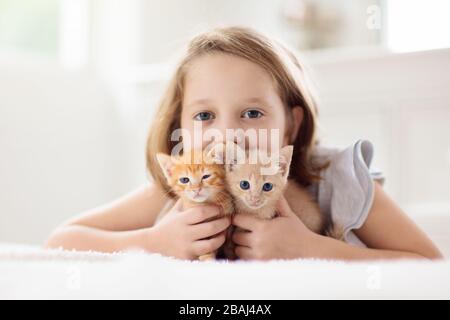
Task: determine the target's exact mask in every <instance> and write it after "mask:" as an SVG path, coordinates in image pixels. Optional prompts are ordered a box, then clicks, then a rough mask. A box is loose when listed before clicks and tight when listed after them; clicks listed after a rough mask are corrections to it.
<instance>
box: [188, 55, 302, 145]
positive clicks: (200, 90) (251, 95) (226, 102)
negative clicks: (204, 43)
mask: <svg viewBox="0 0 450 320" xmlns="http://www.w3.org/2000/svg"><path fill="white" fill-rule="evenodd" d="M184 85H185V87H184V96H183V101H182V113H181V128H182V129H186V130H187V131H189V133H190V136H191V137H192V139H193V137H194V125H195V124H196V123H197V125H198V124H199V123H200V122H201V124H202V132H203V133H205V131H207V130H208V129H216V130H219V131H220V133H221V134H222V137H223V139H226V135H225V134H226V132H225V130H226V129H243V130H244V131H245V130H248V129H256V132H258V129H267V130H268V132H267V136H268V140H267V146H268V147H269V148H270V143H271V140H270V130H271V129H278V130H279V131H278V132H279V135H278V136H279V138H278V140H279V141H278V143H279V146H280V147H281V146H284V145H286V144H287V143H288V142H289V138H292V136H291V137H287V136H286V132H287V130H286V129H287V128H286V126H287V121H286V112H285V107H284V105H283V102H282V100H281V98H280V97H279V95H278V93H277V90H276V88H275V86H274V83H273V80H272V78H271V77H270V75H269V73H268V72H266V71H265V70H264V69H263V68H261V67H260V66H258V65H257V64H255V63H253V62H251V61H249V60H246V59H243V58H240V57H236V56H232V55H227V54H221V53H216V54H210V55H208V54H207V55H204V56H201V57H199V58H197V59H196V60H195V61H193V62H192V63H191V65H190V66H189V67H188V71H187V74H186V77H185V84H184ZM301 111H302V109H301V108H294V111H293V116H294V125H293V126H294V127H293V128H291V129H293V130H291V132H292V135H296V134H297V132H298V127H299V125H300V123H301V120H302V112H301ZM183 139H184V137H183ZM256 143H257V144H258V145H260V144H261V141H260V140H259V139H257V142H256ZM207 144H208V141H203V147H204V146H206V145H207Z"/></svg>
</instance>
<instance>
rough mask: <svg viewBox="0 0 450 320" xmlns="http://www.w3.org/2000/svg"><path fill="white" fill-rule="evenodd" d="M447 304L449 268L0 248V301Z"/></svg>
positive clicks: (446, 265)
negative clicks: (187, 258) (210, 259)
mask: <svg viewBox="0 0 450 320" xmlns="http://www.w3.org/2000/svg"><path fill="white" fill-rule="evenodd" d="M16 298H26V299H28V298H38V299H46V298H57V299H72V298H73V299H93V298H113V299H117V298H125V299H313V298H338V299H343V298H360V299H371V298H375V299H378V298H386V299H392V298H413V299H416V298H425V299H436V298H437V299H439V298H446V299H449V298H450V262H447V261H442V262H424V261H397V262H387V261H379V262H370V263H369V262H358V263H344V262H336V261H320V260H302V259H298V260H290V261H281V260H277V261H270V262H234V263H228V262H198V261H194V262H189V261H181V260H176V259H171V258H167V257H162V256H159V255H154V254H151V255H149V254H144V253H138V252H129V253H122V254H102V253H94V252H69V251H61V250H44V249H40V248H38V247H28V246H17V245H16V246H7V245H3V246H0V299H16Z"/></svg>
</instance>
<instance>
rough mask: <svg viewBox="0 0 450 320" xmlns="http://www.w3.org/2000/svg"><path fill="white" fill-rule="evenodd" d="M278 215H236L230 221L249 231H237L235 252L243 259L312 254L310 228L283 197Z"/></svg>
mask: <svg viewBox="0 0 450 320" xmlns="http://www.w3.org/2000/svg"><path fill="white" fill-rule="evenodd" d="M277 213H278V216H277V217H275V218H273V219H272V220H262V219H258V218H256V217H252V216H249V215H236V216H235V217H234V218H233V224H234V225H235V226H237V227H240V228H242V229H246V230H248V231H236V232H235V233H234V235H233V241H234V243H235V244H236V251H235V252H236V255H237V256H238V257H239V258H241V259H244V260H268V259H295V258H300V257H308V256H311V253H313V252H314V249H313V246H314V245H315V244H316V243H317V241H315V240H316V234H315V233H314V232H312V231H311V230H309V229H308V228H307V227H306V226H305V225H304V224H303V222H302V221H301V220H300V219H299V218H298V217H297V216H296V215H295V213H294V212H293V211H292V210H291V208H290V207H289V204H288V203H287V201H286V199H285V198H284V197H282V198H281V199H280V200H279V201H278V205H277Z"/></svg>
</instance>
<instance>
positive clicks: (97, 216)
mask: <svg viewBox="0 0 450 320" xmlns="http://www.w3.org/2000/svg"><path fill="white" fill-rule="evenodd" d="M316 113H317V109H316V105H315V102H314V100H313V98H312V97H311V93H310V92H309V90H308V88H307V86H306V84H305V75H304V70H303V67H302V65H301V64H300V62H299V61H298V59H297V58H296V56H295V55H294V54H292V53H291V52H290V51H288V50H287V49H286V48H285V47H284V46H282V45H281V44H279V43H278V42H275V41H273V40H270V39H268V38H267V37H265V36H263V35H261V34H259V33H257V32H255V31H253V30H250V29H246V28H239V27H230V28H221V29H216V30H213V31H210V32H207V33H205V34H201V35H199V36H197V37H195V38H194V39H193V40H192V41H191V42H190V43H189V46H188V49H187V51H186V53H185V56H184V58H183V59H182V60H181V62H180V63H179V65H178V67H177V70H176V72H175V74H174V76H173V78H172V79H171V81H170V83H169V85H168V88H167V91H166V92H165V94H164V96H163V99H162V101H161V103H160V106H159V110H158V112H157V114H156V117H155V119H154V123H153V124H152V127H151V130H150V133H149V137H148V145H147V166H148V169H149V171H150V174H151V176H152V177H153V180H154V182H153V183H151V184H149V185H146V186H144V187H142V188H140V189H138V190H136V191H134V192H132V193H131V194H129V195H128V196H126V197H124V198H122V199H119V200H117V201H115V202H113V203H111V204H109V205H106V206H103V207H100V208H96V209H93V210H91V211H89V212H87V213H85V214H83V215H80V216H78V217H75V218H74V219H72V220H71V221H69V222H67V223H65V224H64V225H62V226H61V227H59V228H58V229H57V230H55V231H54V232H53V234H52V235H51V236H50V237H49V239H48V243H47V246H48V247H63V248H66V249H76V250H97V251H104V252H113V251H120V250H126V249H127V248H136V247H137V248H142V249H144V250H147V251H148V252H156V253H160V254H163V255H166V256H172V257H177V258H182V259H196V258H198V257H199V256H201V255H204V254H207V253H208V252H211V251H214V250H216V249H218V248H219V247H220V246H221V245H222V244H223V243H224V241H225V233H226V230H227V229H228V227H229V226H230V224H233V225H235V226H237V227H239V228H242V229H245V230H247V231H249V232H236V233H235V234H234V236H233V241H234V243H235V245H236V249H235V253H236V254H237V256H238V257H239V258H240V259H244V260H247V259H259V260H267V259H278V258H280V259H294V258H309V257H314V258H326V259H344V260H357V259H398V258H428V259H437V258H440V257H441V254H440V252H439V250H438V249H437V248H436V246H435V245H434V244H433V243H432V242H431V241H430V240H429V239H428V237H427V236H426V235H425V234H424V233H423V232H422V231H421V230H420V229H419V228H418V227H417V226H416V225H415V224H414V223H413V222H412V221H411V220H410V219H409V218H408V216H407V215H406V214H405V213H404V212H403V211H402V210H401V209H400V208H399V207H398V206H397V205H396V204H395V203H394V202H393V201H392V200H391V199H390V197H389V196H388V195H387V194H386V193H385V192H384V190H383V188H382V186H381V185H382V183H383V177H382V176H381V175H380V173H376V172H373V169H371V168H370V162H371V158H372V152H373V151H372V145H371V144H370V142H369V141H361V140H360V141H357V142H356V143H354V144H353V145H351V146H349V147H348V148H346V149H344V150H337V149H330V148H324V147H322V146H320V145H319V144H318V141H317V139H316V136H315V132H316V121H317V120H316ZM198 122H201V123H202V125H203V128H204V129H208V128H215V129H217V130H219V131H221V132H223V133H224V135H225V130H226V129H244V130H246V129H250V128H251V129H268V130H270V129H279V132H281V135H280V141H279V143H280V145H281V146H284V145H288V144H290V145H293V146H294V153H293V157H292V164H291V170H290V178H291V179H294V180H295V181H296V182H297V183H298V185H299V186H301V187H302V188H305V189H306V190H308V192H310V193H311V195H312V196H313V198H314V199H315V200H316V201H317V202H318V204H319V205H320V210H321V212H322V213H323V214H325V215H327V216H329V217H330V218H331V219H332V220H333V221H334V222H335V223H338V224H339V225H341V226H342V227H343V229H344V235H345V240H346V241H338V240H335V239H332V238H330V237H325V236H322V235H318V234H316V233H313V232H312V231H310V230H309V229H307V228H306V227H305V225H304V224H303V223H302V221H301V220H300V219H298V218H297V216H296V215H295V214H294V213H293V212H292V210H291V208H290V207H289V204H288V203H287V201H286V200H285V198H284V197H282V198H281V199H280V201H279V203H278V207H277V213H278V215H277V217H275V218H274V219H272V220H259V219H257V218H253V217H251V216H247V215H236V216H235V217H234V218H233V219H230V218H228V217H223V218H219V219H216V220H212V219H211V218H213V217H215V216H218V214H219V209H218V208H217V207H215V206H206V205H199V206H195V207H192V208H189V209H187V210H183V207H182V205H181V203H180V201H178V202H176V204H175V205H174V206H173V207H172V208H171V209H170V212H169V213H168V214H167V215H165V216H164V218H163V219H162V220H161V221H159V222H158V223H157V224H154V222H155V220H156V218H157V216H158V214H159V213H160V211H161V210H162V209H163V208H164V206H165V204H166V203H167V202H168V201H169V200H170V199H171V197H172V194H171V193H170V190H169V189H168V186H167V184H166V181H165V178H164V175H163V173H162V172H161V169H160V167H159V165H158V163H157V161H156V154H157V153H160V152H162V153H166V154H170V153H171V150H172V148H173V147H174V146H175V144H176V143H177V142H173V141H171V139H170V137H171V133H172V132H173V131H174V130H175V129H179V128H181V129H184V131H185V132H189V133H193V131H194V125H195V124H196V123H198ZM325 163H326V164H327V165H324V164H325Z"/></svg>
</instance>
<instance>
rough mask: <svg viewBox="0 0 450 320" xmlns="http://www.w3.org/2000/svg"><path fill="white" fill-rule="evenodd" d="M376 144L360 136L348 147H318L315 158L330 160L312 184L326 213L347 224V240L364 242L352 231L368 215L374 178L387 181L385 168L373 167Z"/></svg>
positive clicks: (316, 197) (317, 198) (359, 243)
mask: <svg viewBox="0 0 450 320" xmlns="http://www.w3.org/2000/svg"><path fill="white" fill-rule="evenodd" d="M372 158H373V145H372V143H371V142H370V141H368V140H358V141H356V142H355V143H353V144H351V145H350V146H349V147H347V148H344V149H339V148H329V147H324V146H318V147H316V150H315V152H314V153H313V159H314V161H319V163H324V162H325V161H327V160H328V161H329V162H330V165H329V166H328V168H326V169H324V170H322V171H321V174H320V176H321V177H322V178H323V179H322V180H321V181H319V182H317V183H314V184H312V185H311V186H310V187H308V190H309V191H310V192H311V194H312V195H313V197H314V198H315V200H316V201H317V202H318V203H319V207H320V210H321V211H322V213H323V214H325V215H328V216H331V219H332V221H333V222H334V223H336V224H339V225H340V226H342V227H343V228H344V236H345V240H346V242H348V243H350V244H354V245H359V246H364V244H363V243H362V242H361V241H360V240H359V239H358V238H357V237H356V235H355V234H354V233H353V232H352V230H354V229H358V228H360V227H361V226H362V225H363V224H364V222H365V221H366V219H367V215H368V214H369V211H370V209H371V207H372V203H373V198H374V180H378V181H379V182H380V183H381V184H384V180H385V178H384V175H383V173H382V172H381V171H379V170H377V169H376V168H374V167H371V162H372Z"/></svg>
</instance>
